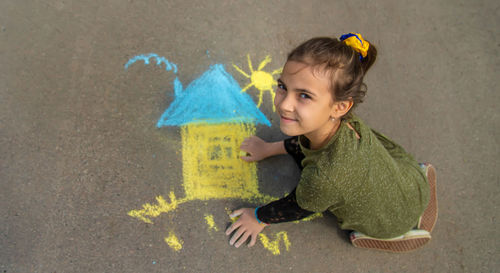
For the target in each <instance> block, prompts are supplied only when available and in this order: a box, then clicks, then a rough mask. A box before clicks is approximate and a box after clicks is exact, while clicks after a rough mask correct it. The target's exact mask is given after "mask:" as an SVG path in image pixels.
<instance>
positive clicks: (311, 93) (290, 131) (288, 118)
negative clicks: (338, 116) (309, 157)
mask: <svg viewBox="0 0 500 273" xmlns="http://www.w3.org/2000/svg"><path fill="white" fill-rule="evenodd" d="M329 86H330V82H329V79H328V77H327V74H326V73H324V72H323V71H319V70H316V71H314V70H313V67H311V66H309V65H307V64H304V63H300V62H295V61H288V62H287V63H286V64H285V67H284V68H283V72H282V74H281V77H280V78H279V79H278V87H277V90H276V97H275V99H274V105H275V106H276V109H277V112H278V114H279V115H280V129H281V131H282V132H283V133H284V134H286V135H289V136H297V135H305V136H306V137H307V138H308V139H309V140H310V141H313V140H318V139H321V138H323V137H324V136H326V135H328V134H329V133H330V132H331V131H332V130H333V128H334V126H335V124H334V122H332V120H331V118H332V117H335V111H334V108H335V106H334V103H333V99H332V95H331V93H330V91H329Z"/></svg>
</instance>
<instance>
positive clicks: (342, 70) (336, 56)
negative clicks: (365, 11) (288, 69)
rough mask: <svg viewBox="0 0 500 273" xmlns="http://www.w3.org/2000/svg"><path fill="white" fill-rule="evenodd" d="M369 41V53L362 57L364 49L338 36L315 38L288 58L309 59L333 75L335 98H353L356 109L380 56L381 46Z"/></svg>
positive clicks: (303, 61)
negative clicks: (367, 79) (357, 49)
mask: <svg viewBox="0 0 500 273" xmlns="http://www.w3.org/2000/svg"><path fill="white" fill-rule="evenodd" d="M368 43H369V45H370V46H369V47H368V52H367V55H366V57H364V58H362V59H361V58H360V53H358V52H357V51H355V50H354V49H353V48H352V47H350V46H348V45H347V44H346V43H344V42H342V41H340V40H338V39H337V38H329V37H318V38H312V39H310V40H308V41H306V42H304V43H302V44H301V45H299V46H298V47H296V48H295V49H294V50H292V52H290V53H289V54H288V58H287V61H296V62H301V63H305V64H308V65H311V66H313V67H317V68H320V69H321V70H323V71H325V72H326V73H327V75H328V76H329V78H330V91H331V93H332V96H333V99H334V100H335V101H345V100H352V101H353V104H354V105H353V107H352V108H351V110H352V109H353V108H354V107H355V106H357V104H358V103H361V102H363V98H364V96H365V94H366V90H367V88H366V84H365V83H363V77H364V75H365V73H366V72H367V71H368V69H369V68H370V67H371V66H372V64H373V63H374V62H375V59H376V58H377V49H376V48H375V46H374V45H373V44H372V43H370V42H368ZM351 110H349V112H348V114H349V113H350V112H351Z"/></svg>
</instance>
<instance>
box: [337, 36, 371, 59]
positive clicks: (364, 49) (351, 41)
mask: <svg viewBox="0 0 500 273" xmlns="http://www.w3.org/2000/svg"><path fill="white" fill-rule="evenodd" d="M340 41H343V42H344V43H345V44H346V45H348V46H350V47H352V48H353V49H354V50H355V51H356V52H358V53H359V59H360V60H363V58H365V57H366V55H367V54H368V48H369V47H370V43H368V42H367V41H365V39H363V36H361V34H359V33H352V32H351V33H347V34H344V35H342V36H340Z"/></svg>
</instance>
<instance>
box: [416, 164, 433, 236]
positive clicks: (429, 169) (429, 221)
mask: <svg viewBox="0 0 500 273" xmlns="http://www.w3.org/2000/svg"><path fill="white" fill-rule="evenodd" d="M420 167H422V169H423V170H424V172H425V176H427V181H428V182H429V188H430V193H431V196H430V199H429V204H428V205H427V208H426V209H425V210H424V213H423V214H422V216H421V217H420V220H419V221H418V225H417V227H418V229H424V230H427V231H428V232H431V231H432V229H433V228H434V226H435V225H436V221H437V218H438V202H437V193H436V169H435V168H434V166H432V165H431V164H429V163H421V164H420Z"/></svg>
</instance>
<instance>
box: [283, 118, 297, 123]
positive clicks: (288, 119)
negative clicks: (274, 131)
mask: <svg viewBox="0 0 500 273" xmlns="http://www.w3.org/2000/svg"><path fill="white" fill-rule="evenodd" d="M280 118H281V122H284V123H291V122H295V121H297V120H295V119H291V118H287V117H284V116H280Z"/></svg>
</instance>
